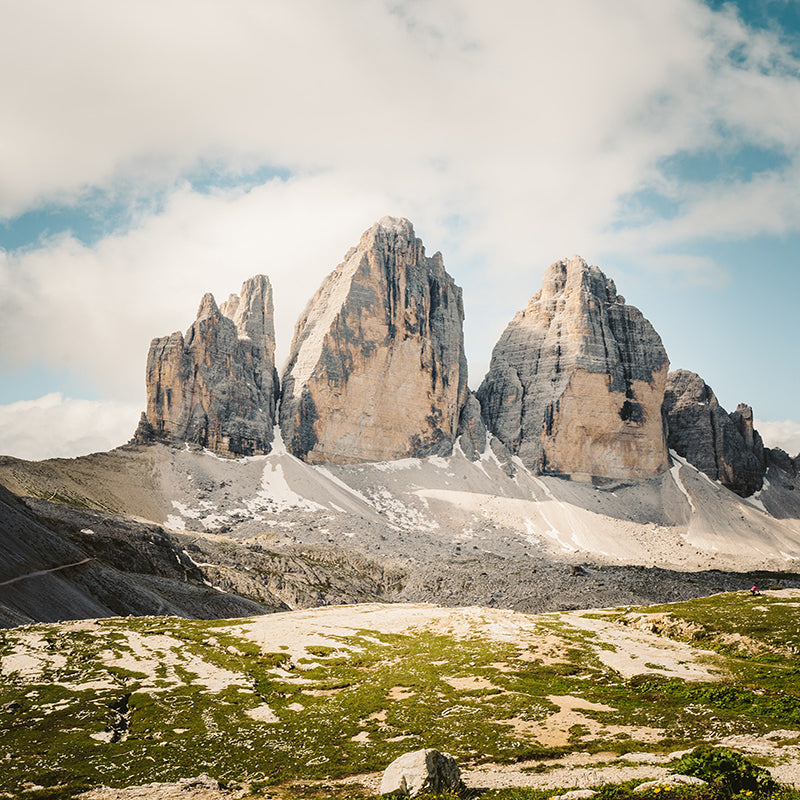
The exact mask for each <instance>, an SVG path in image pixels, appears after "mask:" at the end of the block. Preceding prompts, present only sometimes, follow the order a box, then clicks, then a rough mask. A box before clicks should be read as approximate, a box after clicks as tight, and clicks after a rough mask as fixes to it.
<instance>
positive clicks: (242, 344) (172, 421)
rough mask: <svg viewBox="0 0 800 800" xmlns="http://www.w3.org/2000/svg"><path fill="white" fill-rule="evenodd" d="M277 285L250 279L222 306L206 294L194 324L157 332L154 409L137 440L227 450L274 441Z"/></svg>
mask: <svg viewBox="0 0 800 800" xmlns="http://www.w3.org/2000/svg"><path fill="white" fill-rule="evenodd" d="M274 352H275V333H274V323H273V306H272V287H271V286H270V283H269V279H268V278H267V277H266V276H265V275H257V276H256V277H254V278H250V279H249V280H247V281H245V282H244V284H243V285H242V291H241V295H240V296H238V295H231V296H230V297H229V298H228V300H227V301H226V302H224V303H223V304H222V305H221V306H219V307H218V306H217V304H216V302H215V300H214V297H213V295H211V294H206V295H205V296H204V297H203V299H202V301H201V303H200V308H199V309H198V312H197V319H195V321H194V322H193V323H192V325H191V326H190V327H189V329H188V330H187V331H186V336H183V335H182V334H181V333H180V332H176V333H173V334H172V335H171V336H166V337H163V338H160V339H154V340H153V342H152V343H151V345H150V352H149V353H148V356H147V374H146V383H147V411H146V412H145V413H144V414H143V415H142V419H141V421H140V423H139V428H138V429H137V431H136V434H135V435H134V441H135V442H149V441H163V442H169V443H174V444H177V443H182V442H188V443H192V444H196V445H199V446H201V447H207V448H208V449H209V450H213V451H214V452H216V453H218V454H220V455H226V456H241V455H263V454H266V453H269V452H270V450H271V447H272V439H273V428H274V425H275V404H276V400H277V394H278V375H277V372H276V370H275V357H274Z"/></svg>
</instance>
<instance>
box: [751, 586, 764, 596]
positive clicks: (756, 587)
mask: <svg viewBox="0 0 800 800" xmlns="http://www.w3.org/2000/svg"><path fill="white" fill-rule="evenodd" d="M750 594H751V595H756V594H761V592H759V591H758V586H756V585H755V584H753V585H752V586H751V587H750Z"/></svg>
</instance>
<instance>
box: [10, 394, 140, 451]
mask: <svg viewBox="0 0 800 800" xmlns="http://www.w3.org/2000/svg"><path fill="white" fill-rule="evenodd" d="M140 412H141V409H140V408H139V407H137V406H135V405H132V404H130V403H112V402H98V401H92V400H73V399H70V398H65V397H63V396H62V395H61V394H60V393H54V394H48V395H45V396H44V397H40V398H39V399H37V400H25V401H20V402H18V403H10V404H9V405H5V406H0V454H13V455H15V456H17V457H18V458H25V459H29V460H38V459H42V458H58V457H62V458H71V457H73V456H78V455H85V454H87V453H94V452H99V451H103V450H110V449H111V448H112V447H118V446H119V445H121V444H125V442H127V441H128V440H129V439H130V438H131V436H133V432H134V430H135V429H136V425H137V423H138V421H139V414H140Z"/></svg>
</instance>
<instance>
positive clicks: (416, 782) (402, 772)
mask: <svg viewBox="0 0 800 800" xmlns="http://www.w3.org/2000/svg"><path fill="white" fill-rule="evenodd" d="M463 788H464V784H463V782H462V781H461V771H460V770H459V768H458V764H456V761H455V759H454V758H453V757H452V756H450V755H448V754H447V753H440V752H439V751H438V750H434V749H433V748H429V749H428V750H416V751H414V752H411V753H404V754H403V755H402V756H400V758H397V759H395V760H394V761H392V763H391V764H389V766H388V767H386V770H385V772H384V773H383V778H382V779H381V790H380V793H381V794H382V795H391V794H400V795H406V796H408V797H416V795H418V794H419V793H420V792H427V793H430V794H439V793H441V792H456V793H457V792H460V791H462V789H463Z"/></svg>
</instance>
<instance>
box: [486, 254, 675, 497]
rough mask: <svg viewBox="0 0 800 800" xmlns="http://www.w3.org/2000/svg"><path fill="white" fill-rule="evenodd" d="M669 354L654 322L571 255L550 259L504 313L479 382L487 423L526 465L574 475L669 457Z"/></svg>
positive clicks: (615, 473) (645, 468) (654, 464)
mask: <svg viewBox="0 0 800 800" xmlns="http://www.w3.org/2000/svg"><path fill="white" fill-rule="evenodd" d="M668 369H669V360H668V358H667V354H666V351H665V350H664V347H663V345H662V343H661V339H660V337H659V336H658V334H657V333H656V331H655V330H654V329H653V326H652V325H651V324H650V323H649V322H648V321H647V320H646V319H645V318H644V317H643V316H642V314H641V312H640V311H639V310H638V309H636V308H634V307H633V306H629V305H626V303H625V301H624V299H623V298H622V296H621V295H618V294H617V291H616V287H615V285H614V282H613V281H612V280H610V279H609V278H607V277H606V276H605V275H604V274H603V273H602V272H601V271H600V269H598V268H597V267H595V266H589V265H588V264H587V263H586V262H585V261H584V260H583V259H582V258H580V257H579V256H574V257H573V258H570V259H566V260H564V261H558V262H556V263H555V264H553V265H552V266H551V267H550V268H549V269H548V270H547V272H546V273H545V275H544V279H543V284H542V289H541V290H540V291H539V292H538V293H537V294H535V295H534V296H533V297H532V298H531V299H530V301H529V302H528V305H527V307H526V308H525V309H523V310H522V311H520V312H519V313H518V314H517V315H516V316H515V317H514V318H513V319H512V320H511V322H510V323H509V325H508V327H507V328H506V330H505V332H504V333H503V335H502V336H501V337H500V340H499V341H498V343H497V345H496V346H495V348H494V351H493V353H492V360H491V364H490V368H489V372H488V374H487V376H486V378H485V379H484V381H483V383H482V384H481V386H480V388H479V390H478V399H479V400H480V403H481V407H482V411H483V417H484V420H485V422H486V427H487V428H488V430H489V431H490V432H491V433H492V434H494V436H496V437H497V438H498V439H500V441H501V442H502V443H503V444H504V445H505V446H506V447H507V448H508V450H510V451H511V453H512V454H513V455H516V456H519V458H520V459H521V460H522V462H523V463H524V464H525V466H527V467H528V468H529V469H531V470H533V471H535V472H537V473H547V474H555V475H561V476H564V477H570V478H573V479H581V480H594V481H595V482H603V481H604V480H614V481H619V480H623V481H627V480H639V479H642V478H647V477H651V476H653V475H657V474H659V473H660V472H663V471H664V470H665V469H667V467H668V465H669V461H668V455H667V448H666V442H665V437H664V429H663V423H662V416H661V403H662V400H663V397H664V386H665V383H666V377H667V371H668Z"/></svg>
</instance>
